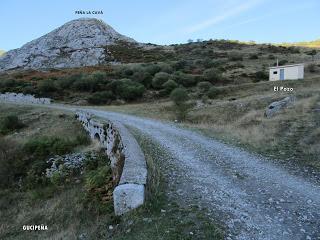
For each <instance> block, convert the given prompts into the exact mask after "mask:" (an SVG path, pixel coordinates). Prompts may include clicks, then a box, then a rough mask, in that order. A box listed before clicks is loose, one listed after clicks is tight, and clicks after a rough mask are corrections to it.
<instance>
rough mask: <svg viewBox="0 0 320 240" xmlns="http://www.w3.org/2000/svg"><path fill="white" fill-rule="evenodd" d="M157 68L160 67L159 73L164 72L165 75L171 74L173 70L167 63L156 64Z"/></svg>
mask: <svg viewBox="0 0 320 240" xmlns="http://www.w3.org/2000/svg"><path fill="white" fill-rule="evenodd" d="M158 66H159V67H160V69H161V70H160V71H161V72H166V73H172V72H173V68H172V67H171V65H169V64H168V63H164V62H161V63H158Z"/></svg>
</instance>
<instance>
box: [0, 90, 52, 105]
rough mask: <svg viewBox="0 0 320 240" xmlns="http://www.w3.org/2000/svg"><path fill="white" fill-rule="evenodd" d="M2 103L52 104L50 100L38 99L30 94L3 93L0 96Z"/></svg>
mask: <svg viewBox="0 0 320 240" xmlns="http://www.w3.org/2000/svg"><path fill="white" fill-rule="evenodd" d="M0 101H4V102H13V103H22V104H23V103H29V104H30V103H32V104H50V103H51V99H50V98H36V97H34V96H33V95H30V94H26V95H25V94H22V93H9V92H7V93H3V94H0Z"/></svg>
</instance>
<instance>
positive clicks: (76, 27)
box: [0, 18, 136, 72]
mask: <svg viewBox="0 0 320 240" xmlns="http://www.w3.org/2000/svg"><path fill="white" fill-rule="evenodd" d="M117 41H125V42H130V43H136V42H135V41H134V40H133V39H131V38H128V37H126V36H123V35H121V34H119V33H118V32H116V31H115V30H114V29H113V28H112V27H111V26H109V25H107V24H106V23H104V22H103V21H101V20H98V19H95V18H80V19H77V20H73V21H70V22H68V23H66V24H64V25H62V26H61V27H59V28H57V29H55V30H53V31H52V32H50V33H48V34H46V35H44V36H42V37H40V38H38V39H35V40H33V41H31V42H29V43H27V44H25V45H23V46H22V47H21V48H18V49H14V50H11V51H8V52H7V53H6V54H5V55H3V56H1V57H0V72H1V71H6V70H15V69H19V70H20V69H48V68H68V67H81V66H93V65H98V64H103V63H107V62H112V61H113V57H112V54H111V52H110V51H108V48H107V47H108V46H109V45H113V44H116V43H117Z"/></svg>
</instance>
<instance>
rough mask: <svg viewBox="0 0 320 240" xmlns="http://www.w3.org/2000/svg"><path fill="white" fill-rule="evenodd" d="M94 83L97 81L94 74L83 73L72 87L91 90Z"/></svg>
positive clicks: (84, 90)
mask: <svg viewBox="0 0 320 240" xmlns="http://www.w3.org/2000/svg"><path fill="white" fill-rule="evenodd" d="M94 84H95V81H94V79H93V77H92V76H89V75H82V77H81V78H78V79H77V80H75V81H74V82H73V84H72V87H73V88H74V89H75V90H78V91H83V92H86V91H88V92H89V91H91V90H92V87H93V85H94Z"/></svg>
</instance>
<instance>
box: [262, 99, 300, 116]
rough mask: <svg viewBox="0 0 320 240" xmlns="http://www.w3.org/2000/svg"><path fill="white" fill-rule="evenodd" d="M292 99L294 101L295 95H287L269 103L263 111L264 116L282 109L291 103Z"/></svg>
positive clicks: (272, 114)
mask: <svg viewBox="0 0 320 240" xmlns="http://www.w3.org/2000/svg"><path fill="white" fill-rule="evenodd" d="M294 101H295V97H294V96H289V97H286V98H284V99H282V100H280V101H277V102H273V103H271V104H270V105H269V106H268V107H267V109H266V111H265V116H266V117H267V118H271V117H273V116H274V115H275V114H277V113H279V112H280V111H281V110H282V109H284V108H287V107H288V106H290V105H292V104H293V102H294Z"/></svg>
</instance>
